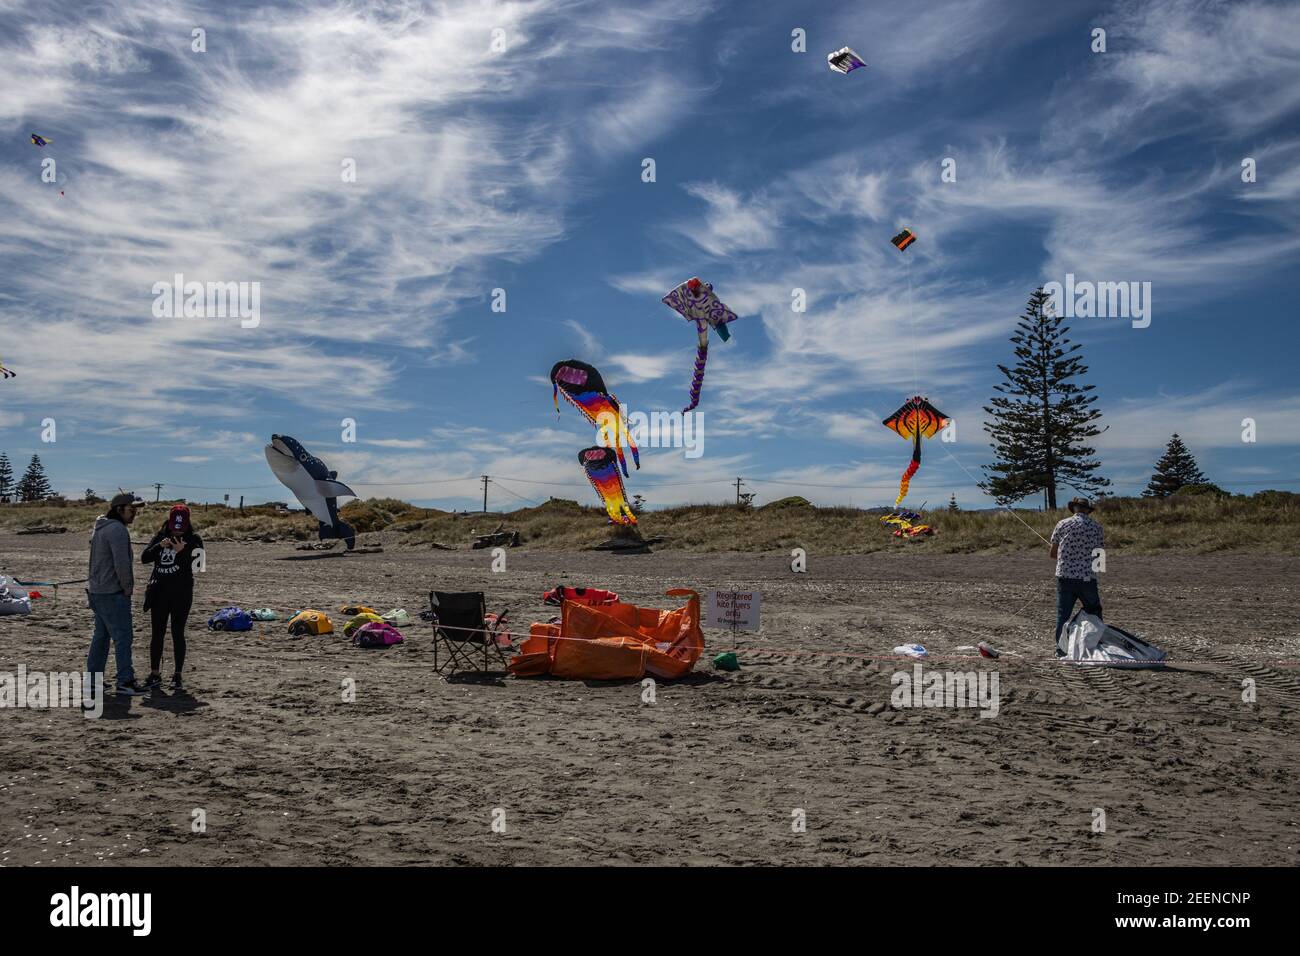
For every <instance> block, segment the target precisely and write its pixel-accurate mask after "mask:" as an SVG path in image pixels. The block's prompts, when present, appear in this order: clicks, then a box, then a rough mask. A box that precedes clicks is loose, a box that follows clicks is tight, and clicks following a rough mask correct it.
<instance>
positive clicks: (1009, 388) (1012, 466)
mask: <svg viewBox="0 0 1300 956" xmlns="http://www.w3.org/2000/svg"><path fill="white" fill-rule="evenodd" d="M1049 299H1050V296H1048V295H1047V294H1046V293H1045V292H1044V291H1043V289H1042V287H1041V286H1040V287H1039V288H1038V289H1037V290H1035V291H1034V293H1033V295H1031V296H1030V297H1029V304H1028V306H1027V307H1026V312H1025V314H1024V315H1022V316H1021V317H1020V323H1019V324H1018V325H1017V326H1016V331H1015V334H1014V335H1012V336H1011V342H1012V344H1013V345H1014V346H1015V357H1016V363H1015V365H1013V366H1011V367H1007V366H1006V365H999V366H998V368H999V369H1000V370H1001V372H1002V375H1003V377H1004V378H1005V379H1006V380H1005V381H1004V382H1003V383H1002V384H1001V385H996V386H994V388H995V390H996V391H998V392H1000V393H1001V394H1000V395H995V396H994V397H993V398H992V399H990V402H989V404H988V405H986V406H985V407H984V411H985V413H986V414H987V415H988V416H989V419H990V423H989V424H988V425H987V426H985V427H986V429H987V431H988V433H989V435H990V437H991V438H992V439H993V441H992V442H991V444H990V447H991V448H992V449H993V451H994V455H995V457H996V460H995V461H994V463H993V464H992V465H985V466H984V470H985V471H987V472H989V477H988V479H987V480H986V481H984V482H983V483H982V484H981V485H980V487H981V488H983V489H984V490H985V491H987V492H988V493H989V494H991V495H992V496H993V497H994V498H996V499H997V501H998V503H999V504H1004V505H1005V504H1010V503H1011V502H1014V501H1020V500H1021V499H1022V498H1027V497H1028V496H1029V495H1032V494H1034V493H1036V492H1039V491H1044V490H1046V492H1047V506H1048V507H1049V508H1055V507H1056V488H1057V485H1066V486H1067V487H1070V488H1073V489H1075V491H1077V492H1080V493H1082V494H1087V495H1096V494H1098V493H1100V492H1101V491H1102V489H1104V488H1106V487H1108V486H1109V485H1110V480H1109V479H1106V478H1102V477H1100V476H1098V475H1097V473H1096V472H1097V468H1098V467H1100V465H1101V463H1100V462H1099V461H1096V460H1094V459H1093V458H1092V455H1093V454H1095V451H1096V449H1094V448H1092V447H1090V446H1089V445H1087V444H1085V442H1087V440H1088V439H1090V438H1095V437H1096V436H1097V435H1100V434H1101V432H1102V430H1101V429H1100V428H1098V427H1097V425H1096V422H1097V420H1098V419H1100V418H1101V412H1100V411H1098V410H1097V409H1095V408H1093V407H1092V405H1093V403H1094V402H1096V401H1097V397H1096V396H1095V395H1090V394H1089V392H1091V391H1092V390H1093V388H1094V386H1092V385H1079V384H1078V383H1077V382H1076V381H1075V380H1076V379H1078V378H1080V377H1081V376H1083V375H1084V374H1086V373H1087V371H1088V367H1087V366H1086V365H1084V364H1083V361H1082V359H1080V358H1079V357H1078V356H1077V355H1075V353H1076V352H1078V351H1079V349H1081V348H1082V347H1083V346H1082V345H1080V344H1078V343H1075V344H1071V342H1070V339H1069V336H1068V334H1067V333H1069V331H1070V329H1069V327H1068V326H1063V325H1062V324H1061V323H1062V322H1063V321H1064V319H1063V318H1062V317H1061V316H1059V315H1053V314H1050V313H1049V312H1048V311H1046V310H1045V309H1044V306H1045V305H1046V303H1047V302H1048V300H1049Z"/></svg>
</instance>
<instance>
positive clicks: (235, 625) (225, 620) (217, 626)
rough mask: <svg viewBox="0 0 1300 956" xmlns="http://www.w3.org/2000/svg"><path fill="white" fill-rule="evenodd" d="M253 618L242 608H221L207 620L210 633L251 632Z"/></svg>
mask: <svg viewBox="0 0 1300 956" xmlns="http://www.w3.org/2000/svg"><path fill="white" fill-rule="evenodd" d="M252 629H253V618H252V615H250V614H249V613H248V612H247V611H245V610H244V609H243V608H242V607H223V608H222V609H221V610H220V611H218V612H217V613H216V614H214V615H212V617H210V618H208V630H210V631H251V630H252Z"/></svg>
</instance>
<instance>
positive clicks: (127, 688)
mask: <svg viewBox="0 0 1300 956" xmlns="http://www.w3.org/2000/svg"><path fill="white" fill-rule="evenodd" d="M148 693H149V690H148V688H145V687H141V686H140V685H139V684H137V683H136V682H135V681H131V683H129V684H118V685H117V696H118V697H144V696H146V695H147V694H148Z"/></svg>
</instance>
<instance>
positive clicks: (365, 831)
mask: <svg viewBox="0 0 1300 956" xmlns="http://www.w3.org/2000/svg"><path fill="white" fill-rule="evenodd" d="M137 553H138V547H137ZM0 554H3V555H4V562H3V563H4V568H5V570H7V571H8V572H9V573H11V574H17V575H19V576H21V577H24V578H29V579H31V578H39V579H41V580H67V579H72V578H79V577H84V576H85V562H86V546H85V536H84V535H83V534H72V533H69V534H66V535H58V536H45V537H42V536H29V537H18V536H15V535H14V534H12V533H11V532H0ZM491 560H492V556H491V553H490V552H488V551H475V552H470V551H439V550H423V549H422V550H415V549H406V550H403V549H393V548H390V549H389V550H387V551H386V552H385V553H383V554H369V555H356V556H348V557H337V556H334V555H332V554H327V555H324V556H319V555H316V554H312V553H310V552H300V551H296V550H294V548H293V547H292V546H291V545H288V544H245V543H239V544H235V543H229V544H226V543H215V544H212V545H211V546H210V548H209V555H208V570H207V572H206V573H204V574H202V575H200V577H199V583H198V588H197V594H196V606H195V609H194V612H193V614H192V615H191V619H190V637H191V639H190V644H189V658H190V659H189V664H188V666H187V688H186V690H185V692H183V693H178V694H172V693H169V692H160V693H156V694H154V695H153V696H152V697H150V698H138V699H134V700H130V701H122V702H117V701H113V700H110V702H109V704H108V706H107V708H106V711H105V713H104V716H103V718H101V719H99V720H93V721H92V720H86V719H84V718H83V717H82V716H81V715H80V713H79V712H77V711H75V710H15V709H9V710H4V711H0V720H3V721H4V722H5V723H4V728H3V739H4V745H3V747H0V847H3V849H2V850H0V860H3V863H4V864H7V865H15V864H49V865H58V864H64V865H94V864H101V863H130V864H139V865H148V864H180V865H223V864H291V865H305V864H313V865H331V864H349V865H350V864H384V865H390V864H391V865H418V864H452V863H456V864H556V865H586V864H597V863H614V864H619V863H627V864H649V863H661V864H774V863H784V864H874V865H896V864H936V863H955V864H1084V865H1087V864H1128V865H1170V864H1216V865H1229V866H1238V865H1278V866H1280V865H1288V866H1294V865H1296V864H1297V863H1300V849H1298V848H1300V832H1298V821H1300V812H1298V811H1300V796H1297V791H1296V775H1295V768H1296V767H1297V766H1298V765H1300V760H1298V757H1300V740H1298V739H1297V735H1296V732H1295V731H1296V715H1297V712H1298V710H1300V668H1297V667H1296V666H1294V665H1295V662H1296V661H1297V660H1300V631H1298V630H1297V625H1296V618H1295V602H1296V596H1297V584H1298V583H1300V570H1298V569H1297V566H1296V562H1295V560H1294V559H1289V558H1271V557H1266V556H1258V555H1234V554H1220V555H1178V554H1170V555H1165V556H1152V557H1133V558H1124V557H1122V556H1113V557H1112V560H1111V562H1110V567H1109V569H1108V570H1107V572H1106V573H1105V575H1103V578H1102V593H1103V598H1104V601H1105V607H1106V612H1107V617H1108V619H1111V620H1113V621H1115V622H1116V623H1119V624H1121V625H1122V626H1123V627H1125V628H1127V629H1129V630H1131V631H1134V632H1136V633H1138V634H1140V635H1142V636H1144V637H1146V638H1147V639H1148V640H1151V641H1153V642H1154V643H1156V644H1157V645H1159V646H1161V647H1163V648H1165V649H1166V650H1167V651H1168V652H1169V653H1170V656H1171V658H1173V661H1174V663H1173V664H1172V666H1170V667H1168V668H1167V669H1165V670H1163V671H1141V672H1137V671H1128V672H1121V671H1115V670H1099V669H1080V668H1074V667H1070V666H1067V665H1061V664H1058V663H1056V662H1055V660H1054V659H1053V657H1052V653H1051V629H1052V625H1053V623H1054V609H1053V597H1054V592H1053V589H1052V565H1051V563H1050V562H1049V561H1047V559H1046V556H1045V555H1043V556H1036V555H1034V556H1031V555H987V556H983V555H910V554H906V553H894V554H875V555H868V556H861V557H853V556H841V557H825V558H819V557H818V556H817V555H816V554H812V555H810V556H809V564H808V572H807V573H806V574H794V573H792V572H791V570H790V567H789V557H788V556H787V555H785V554H782V553H771V554H763V555H753V554H721V555H688V554H682V553H657V554H651V555H625V556H618V555H611V554H600V553H590V552H587V553H568V554H557V553H542V552H532V553H530V552H528V551H527V550H526V549H517V550H512V551H509V552H508V553H507V568H506V570H505V571H504V572H500V573H494V572H492V571H491V569H490V568H491ZM147 571H148V569H147V568H144V567H140V568H139V571H138V587H137V591H136V601H135V604H136V619H135V620H136V649H135V660H136V667H137V671H138V673H139V675H140V676H141V677H143V676H144V674H145V673H146V672H147V670H148V650H147V634H146V629H145V628H144V627H143V615H142V614H141V613H140V610H139V604H140V598H141V592H142V590H143V581H144V580H145V579H146V578H147ZM560 582H564V583H567V584H573V585H590V586H596V587H605V588H611V589H613V590H616V591H618V592H619V593H620V594H621V595H622V596H623V598H624V599H625V600H630V601H632V602H635V603H639V604H643V605H647V606H659V607H670V606H674V602H673V599H670V598H665V597H663V596H662V595H663V592H664V591H665V590H666V589H668V588H671V587H694V588H696V589H698V590H701V591H702V590H704V589H707V588H712V587H730V586H741V587H752V588H757V589H759V590H760V591H761V592H762V596H763V608H762V614H763V620H762V630H761V632H760V633H758V634H752V635H742V636H741V638H740V651H739V656H740V661H741V665H742V669H741V670H740V671H738V672H735V673H722V672H718V671H714V670H712V669H711V668H710V667H709V666H708V662H709V660H710V659H711V657H712V656H713V654H715V653H717V652H718V651H720V650H725V649H728V648H730V647H731V646H732V644H733V639H732V636H731V635H730V634H729V633H726V632H722V631H716V630H706V632H705V637H706V641H707V650H706V654H705V657H704V659H702V660H701V662H700V666H698V667H697V668H696V671H695V673H694V674H692V675H691V676H690V677H689V678H687V679H685V680H682V681H678V682H673V683H669V682H660V683H659V684H658V685H657V687H656V688H655V691H656V693H655V698H656V699H655V702H654V703H653V704H647V703H643V701H642V687H641V685H640V684H639V683H636V682H627V683H582V682H566V681H559V680H550V679H544V680H520V679H515V678H504V677H502V676H501V675H494V676H491V677H488V678H482V679H475V678H470V679H463V680H455V681H450V682H448V681H444V680H442V679H441V678H439V677H438V675H436V674H435V673H434V672H433V668H432V647H431V631H430V627H429V625H427V624H424V623H414V624H412V625H411V626H410V627H408V628H406V629H405V633H406V636H407V640H406V643H404V644H402V645H400V646H397V647H394V648H391V649H388V650H362V649H359V648H356V647H354V646H352V645H351V644H350V643H349V642H348V641H347V640H346V639H345V638H343V637H342V636H341V635H340V634H335V635H332V636H325V637H308V638H291V637H289V636H288V635H287V634H286V632H285V629H284V626H283V624H282V623H281V624H275V625H266V626H264V627H262V628H260V629H259V630H255V631H254V632H252V633H245V634H221V633H214V632H209V631H207V630H205V629H204V627H203V623H204V622H205V621H206V619H207V617H208V616H209V615H210V614H211V613H212V612H213V611H214V610H215V609H216V608H218V607H221V606H223V605H228V604H239V605H241V606H243V607H245V608H252V607H258V606H263V605H265V606H269V607H272V608H275V609H277V610H278V611H279V612H281V614H282V615H284V616H285V617H287V613H292V612H293V611H295V610H298V609H299V608H302V607H319V608H322V609H326V610H329V611H330V612H331V613H333V615H334V617H335V621H336V625H341V624H342V616H341V615H339V614H337V613H336V608H337V607H338V605H340V604H341V603H344V602H352V601H358V602H364V603H368V604H371V605H373V606H375V607H378V608H380V609H381V610H387V609H388V608H390V607H405V608H407V609H408V611H410V612H411V614H412V615H414V614H415V613H416V612H417V611H419V610H420V609H421V608H423V607H425V606H427V593H428V591H429V590H430V589H432V588H438V589H442V590H471V589H472V590H480V589H481V590H484V591H486V592H487V594H488V604H489V609H490V610H497V609H500V608H502V607H508V608H509V614H510V619H511V620H512V621H513V622H514V623H515V625H516V627H517V628H519V627H523V628H526V625H527V623H528V622H530V621H534V620H545V619H547V618H548V617H550V616H551V615H552V614H553V613H554V609H551V608H547V607H545V606H544V605H543V604H542V603H541V594H542V592H543V591H544V590H546V589H547V588H549V587H551V586H553V585H555V584H557V583H560ZM37 604H38V607H37V610H36V611H34V613H33V614H32V615H31V616H29V617H26V618H8V619H0V670H3V671H10V672H12V671H14V670H16V668H17V667H18V665H19V664H23V665H25V666H26V667H27V669H28V670H29V671H66V670H79V669H81V668H82V667H83V666H84V661H85V652H86V647H87V641H88V636H89V633H90V629H91V616H90V612H89V610H88V609H87V608H86V606H85V600H84V595H83V594H82V593H81V591H80V586H70V587H67V588H64V589H62V592H61V595H60V600H59V602H58V603H57V604H55V603H54V602H53V600H51V599H50V597H49V596H48V595H47V597H46V599H44V600H42V601H39V602H37ZM286 612H287V613H286ZM981 639H983V640H988V641H990V642H991V643H992V644H994V645H995V646H997V647H998V648H1000V649H1002V650H1003V651H1005V652H1008V655H1007V656H1004V657H1002V658H1001V659H1000V660H998V661H987V660H980V659H978V658H975V659H964V658H965V657H966V656H967V655H968V653H969V652H958V651H957V650H956V648H958V647H961V646H967V645H972V644H974V643H976V641H978V640H981ZM913 641H915V642H920V643H922V644H924V645H926V647H927V648H929V649H930V651H931V653H932V654H935V655H936V656H937V658H938V659H936V660H934V661H932V662H930V664H929V666H932V667H943V668H950V669H960V670H962V671H971V670H975V671H979V670H988V669H996V671H997V675H998V679H999V689H1000V707H999V710H998V713H997V716H995V717H991V718H981V717H979V716H978V715H977V714H976V713H975V712H973V711H971V710H961V709H952V708H940V709H919V710H901V709H895V708H893V707H891V706H890V693H891V690H892V689H893V688H892V685H891V675H893V674H894V673H895V672H897V671H899V670H910V669H911V667H912V663H911V662H910V661H899V660H890V659H882V658H885V657H887V656H888V655H890V653H891V651H892V648H893V647H894V646H896V645H899V644H902V643H906V642H913ZM1010 654H1015V655H1020V656H1018V657H1011V656H1009V655H1010ZM948 655H953V656H958V657H961V658H963V659H956V660H950V659H944V658H945V657H946V656H948ZM169 663H170V649H169V650H168V658H167V659H166V660H165V661H164V668H163V670H164V673H167V672H168V666H169ZM347 679H351V680H352V681H355V687H356V700H355V702H352V703H345V702H344V701H343V699H342V698H343V693H342V687H343V683H344V681H345V680H347ZM1247 679H1249V680H1251V681H1254V682H1255V685H1254V686H1255V689H1256V694H1257V700H1256V702H1255V703H1253V704H1252V703H1245V702H1243V700H1242V692H1243V680H1247ZM1096 808H1101V809H1103V810H1104V812H1105V823H1106V828H1105V832H1094V824H1093V821H1094V819H1095V810H1096ZM196 810H201V811H203V813H202V816H203V818H204V820H205V823H206V831H205V832H202V833H196V832H193V827H192V822H193V821H194V819H195V811H196ZM501 811H504V813H503V814H502V813H501ZM797 811H803V816H802V819H803V820H805V821H806V831H805V832H796V829H795V828H794V827H792V822H795V821H797V819H799V816H798V813H797ZM494 819H496V820H498V821H500V820H502V819H504V822H505V828H504V832H494V830H493V826H492V824H493V821H494ZM498 829H499V827H498Z"/></svg>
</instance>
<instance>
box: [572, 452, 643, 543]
mask: <svg viewBox="0 0 1300 956" xmlns="http://www.w3.org/2000/svg"><path fill="white" fill-rule="evenodd" d="M578 463H579V464H581V465H582V467H583V468H584V469H585V470H586V472H587V480H588V481H590V482H591V487H593V488H595V489H596V494H598V495H600V500H601V501H602V502H604V505H605V512H606V513H607V514H608V515H609V520H610V521H612V522H614V524H636V515H634V514H633V513H632V508H631V507H630V506H629V505H628V503H627V492H626V491H625V490H624V488H623V479H622V478H621V477H620V476H619V473H618V460H617V459H616V457H615V455H614V452H613V450H612V449H609V448H602V447H601V446H600V445H593V446H592V447H590V448H584V449H583V450H582V451H580V452H578Z"/></svg>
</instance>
